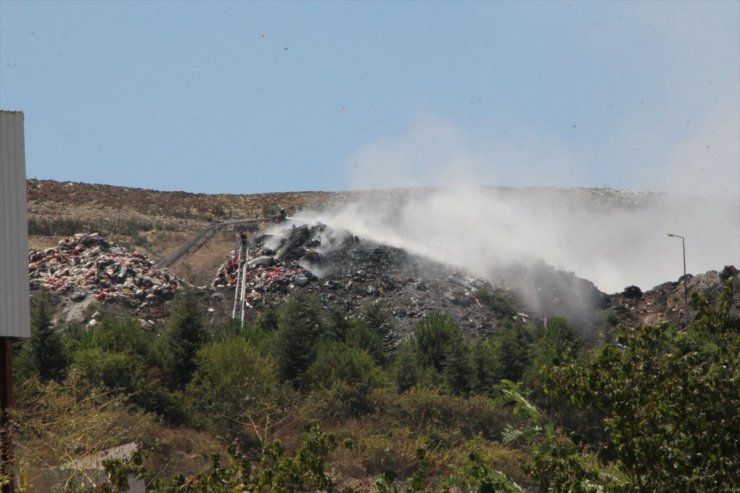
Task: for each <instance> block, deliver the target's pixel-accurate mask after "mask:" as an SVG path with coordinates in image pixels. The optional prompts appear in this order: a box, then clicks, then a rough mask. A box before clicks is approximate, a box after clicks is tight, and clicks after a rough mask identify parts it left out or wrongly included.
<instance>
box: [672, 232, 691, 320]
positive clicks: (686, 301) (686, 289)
mask: <svg viewBox="0 0 740 493" xmlns="http://www.w3.org/2000/svg"><path fill="white" fill-rule="evenodd" d="M668 236H670V237H671V238H681V250H682V252H683V302H684V313H685V315H686V329H688V328H689V286H688V282H687V279H686V239H685V238H684V237H683V236H681V235H674V234H673V233H668Z"/></svg>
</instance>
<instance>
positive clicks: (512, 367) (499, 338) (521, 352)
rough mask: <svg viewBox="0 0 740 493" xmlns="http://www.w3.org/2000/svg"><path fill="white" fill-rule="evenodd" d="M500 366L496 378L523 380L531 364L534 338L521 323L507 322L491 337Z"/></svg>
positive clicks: (513, 380)
mask: <svg viewBox="0 0 740 493" xmlns="http://www.w3.org/2000/svg"><path fill="white" fill-rule="evenodd" d="M491 339H492V340H491V344H492V346H493V350H494V353H495V355H496V361H498V368H497V371H496V380H497V381H498V380H503V379H506V380H511V381H512V382H518V381H519V380H521V378H522V375H523V374H524V370H525V369H526V368H527V366H528V365H529V359H530V345H531V344H532V338H531V335H530V334H529V332H528V331H527V328H526V327H525V326H523V325H522V324H520V323H515V322H511V321H507V322H505V323H504V324H503V325H502V326H501V327H499V328H498V330H497V331H496V333H495V334H494V335H493V336H492V338H491Z"/></svg>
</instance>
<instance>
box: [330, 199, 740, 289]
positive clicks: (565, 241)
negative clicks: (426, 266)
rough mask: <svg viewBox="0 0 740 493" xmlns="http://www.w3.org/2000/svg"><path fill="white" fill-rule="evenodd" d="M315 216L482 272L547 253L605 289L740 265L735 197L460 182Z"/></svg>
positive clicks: (544, 257)
mask: <svg viewBox="0 0 740 493" xmlns="http://www.w3.org/2000/svg"><path fill="white" fill-rule="evenodd" d="M316 219H317V220H319V221H321V222H325V223H327V224H329V225H331V226H333V227H338V228H343V229H346V230H348V231H351V232H352V233H354V234H357V235H358V236H360V237H363V238H368V239H371V240H374V241H377V242H381V243H385V244H389V245H392V246H396V247H400V248H404V249H406V250H408V251H410V252H412V253H416V254H420V255H423V256H426V257H429V258H431V259H434V260H437V261H441V262H445V263H448V264H452V265H459V266H461V267H464V268H466V269H468V270H470V271H471V272H472V273H474V274H477V275H479V276H482V277H489V278H495V277H496V275H497V273H499V272H503V271H505V270H506V269H508V268H509V267H511V266H513V265H517V264H521V263H532V262H534V261H537V260H543V261H545V262H546V263H548V264H550V265H552V266H553V267H555V268H557V269H559V270H564V271H567V272H573V273H575V274H576V275H577V276H579V277H582V278H585V279H588V280H590V281H592V282H594V283H595V284H596V286H597V287H598V288H599V289H601V290H602V291H605V292H616V291H621V290H622V289H623V288H624V287H625V286H628V285H632V284H635V285H638V286H640V287H642V288H643V289H649V288H652V287H653V286H655V285H657V284H660V283H663V282H666V281H670V280H675V279H677V278H678V277H679V276H680V275H681V274H682V253H681V245H680V244H679V242H678V240H676V239H672V238H669V237H668V236H667V233H675V234H680V235H682V236H685V237H686V242H687V268H688V270H689V272H692V273H703V272H705V271H707V270H712V269H718V268H722V267H723V266H724V265H726V264H737V263H738V254H739V253H738V252H740V241H739V240H740V238H739V237H738V236H739V235H738V227H737V225H738V210H737V207H736V202H735V201H733V200H721V199H707V198H690V197H684V196H678V195H666V194H655V193H653V194H647V193H637V192H629V191H623V190H613V189H552V188H522V189H498V188H485V187H473V186H458V187H449V188H435V189H416V190H412V189H409V190H395V191H388V192H368V193H366V194H365V196H364V198H362V199H360V200H358V201H356V202H353V203H350V204H345V205H343V206H342V207H338V208H335V209H332V210H327V211H324V212H322V213H319V214H318V215H317V216H316Z"/></svg>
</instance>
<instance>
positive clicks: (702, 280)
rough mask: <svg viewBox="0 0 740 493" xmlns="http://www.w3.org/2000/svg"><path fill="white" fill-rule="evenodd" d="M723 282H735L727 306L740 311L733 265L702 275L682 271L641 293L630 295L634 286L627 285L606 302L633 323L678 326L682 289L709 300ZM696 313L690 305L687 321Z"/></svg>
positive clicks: (682, 307) (681, 315) (681, 314)
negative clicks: (664, 323)
mask: <svg viewBox="0 0 740 493" xmlns="http://www.w3.org/2000/svg"><path fill="white" fill-rule="evenodd" d="M684 282H685V283H686V285H685V286H684ZM727 282H730V283H733V284H734V285H735V289H734V290H733V292H732V299H731V302H730V307H729V308H730V310H732V311H733V312H735V313H737V312H738V311H740V290H739V289H737V286H738V285H739V284H738V283H740V278H739V277H738V270H737V269H736V268H735V266H733V265H727V266H725V268H724V269H722V270H721V271H719V272H718V271H715V270H710V271H708V272H705V273H703V274H697V275H691V274H686V277H684V276H681V277H680V278H679V279H678V280H677V281H671V282H665V283H663V284H659V285H657V286H655V287H654V288H652V289H650V290H649V291H645V292H641V293H640V296H633V295H631V294H633V293H634V289H631V288H636V286H628V287H627V288H625V290H624V291H623V292H622V293H616V294H613V295H611V296H610V305H611V309H612V311H613V312H614V313H615V314H617V315H618V316H619V317H620V318H622V319H624V320H627V321H628V322H629V323H632V324H635V325H655V324H659V323H661V322H664V321H668V322H671V323H673V324H676V325H678V326H682V325H683V324H684V320H685V317H686V312H685V310H686V299H685V298H684V295H685V292H684V289H688V293H689V296H690V295H691V293H699V294H701V295H702V296H705V297H707V298H708V299H710V300H711V299H716V298H717V297H718V296H719V295H720V293H721V292H722V290H723V289H724V287H725V284H726V283H727ZM637 289H638V290H639V288H637ZM697 314H698V311H697V310H696V309H695V308H691V306H690V307H689V320H693V319H694V318H695V317H696V316H697Z"/></svg>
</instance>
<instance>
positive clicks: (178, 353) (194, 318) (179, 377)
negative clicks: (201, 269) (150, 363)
mask: <svg viewBox="0 0 740 493" xmlns="http://www.w3.org/2000/svg"><path fill="white" fill-rule="evenodd" d="M207 338H208V334H207V333H206V329H205V326H204V323H203V318H202V316H201V311H200V303H199V302H198V297H197V295H196V293H195V291H194V290H193V289H190V288H183V289H182V290H180V291H179V292H178V294H177V296H175V300H174V301H173V305H172V311H171V312H170V318H169V319H168V320H167V324H166V325H165V329H164V332H163V333H162V338H161V342H160V343H159V353H160V359H161V361H162V368H163V370H164V372H165V376H166V377H167V381H168V382H169V384H170V386H171V387H172V388H175V389H182V388H183V387H185V385H186V384H187V383H188V382H189V381H190V379H191V377H192V375H193V372H195V368H196V362H195V355H196V353H197V352H198V350H199V349H200V348H201V347H202V346H203V344H204V343H205V342H206V340H207Z"/></svg>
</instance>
